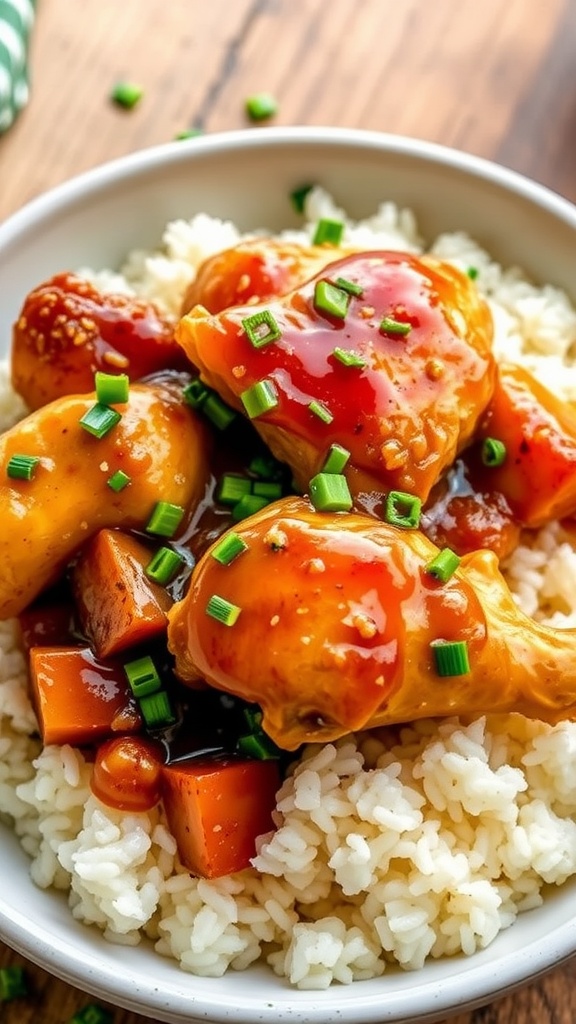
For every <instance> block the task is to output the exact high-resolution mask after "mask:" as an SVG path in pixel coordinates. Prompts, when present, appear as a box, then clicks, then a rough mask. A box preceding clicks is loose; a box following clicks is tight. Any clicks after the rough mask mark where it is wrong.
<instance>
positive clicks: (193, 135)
mask: <svg viewBox="0 0 576 1024" xmlns="http://www.w3.org/2000/svg"><path fill="white" fill-rule="evenodd" d="M203 134H204V132H203V131H202V129H201V128H183V129H182V131H181V132H177V133H176V135H175V136H174V139H175V141H176V142H181V141H183V140H184V139H197V138H198V136H199V135H203Z"/></svg>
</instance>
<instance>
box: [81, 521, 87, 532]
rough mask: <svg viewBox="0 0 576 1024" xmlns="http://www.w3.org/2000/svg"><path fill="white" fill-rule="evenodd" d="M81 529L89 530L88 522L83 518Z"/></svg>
mask: <svg viewBox="0 0 576 1024" xmlns="http://www.w3.org/2000/svg"><path fill="white" fill-rule="evenodd" d="M80 529H81V530H87V529H88V523H87V522H86V520H85V519H83V520H82V522H81V523H80Z"/></svg>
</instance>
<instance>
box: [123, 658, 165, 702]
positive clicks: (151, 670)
mask: <svg viewBox="0 0 576 1024" xmlns="http://www.w3.org/2000/svg"><path fill="white" fill-rule="evenodd" d="M124 672H125V673H126V678H127V679H128V683H129V686H130V689H131V690H132V693H133V694H134V696H135V697H137V698H138V699H140V697H148V696H149V695H150V694H151V693H156V692H157V690H159V689H160V688H161V686H162V682H161V680H160V676H159V675H158V672H157V671H156V666H155V664H154V662H153V661H152V658H151V657H150V656H149V655H148V654H146V655H144V657H143V658H136V659H135V660H134V661H127V662H126V664H125V665H124Z"/></svg>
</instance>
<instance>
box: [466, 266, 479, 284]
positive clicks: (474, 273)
mask: <svg viewBox="0 0 576 1024" xmlns="http://www.w3.org/2000/svg"><path fill="white" fill-rule="evenodd" d="M466 273H467V274H468V277H469V278H470V280H471V281H475V280H476V278H477V277H478V267H468V270H467V271H466Z"/></svg>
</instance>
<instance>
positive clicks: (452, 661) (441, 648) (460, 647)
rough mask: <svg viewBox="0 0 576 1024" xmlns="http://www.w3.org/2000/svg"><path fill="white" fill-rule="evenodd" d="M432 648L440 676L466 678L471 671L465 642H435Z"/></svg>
mask: <svg viewBox="0 0 576 1024" xmlns="http://www.w3.org/2000/svg"><path fill="white" fill-rule="evenodd" d="M430 646H431V648H432V653H433V655H434V661H435V663H436V671H437V672H438V675H439V676H464V675H466V673H467V672H469V671H470V661H469V658H468V644H467V643H466V641H465V640H433V641H432V643H431V644H430Z"/></svg>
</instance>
